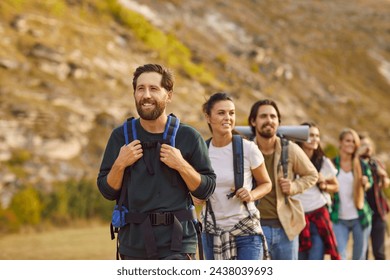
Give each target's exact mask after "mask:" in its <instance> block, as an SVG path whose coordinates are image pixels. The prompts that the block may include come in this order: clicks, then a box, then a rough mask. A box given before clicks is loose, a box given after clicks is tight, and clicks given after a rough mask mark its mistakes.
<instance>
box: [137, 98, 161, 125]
mask: <svg viewBox="0 0 390 280" xmlns="http://www.w3.org/2000/svg"><path fill="white" fill-rule="evenodd" d="M143 102H144V100H141V101H140V102H139V103H136V104H135V105H136V108H137V112H138V115H139V116H140V117H141V119H144V120H148V121H154V120H156V119H157V118H158V117H160V116H161V115H162V113H163V112H164V110H165V102H163V101H161V102H157V103H156V107H155V108H154V109H153V110H152V111H144V110H143V109H142V105H141V104H142V103H143Z"/></svg>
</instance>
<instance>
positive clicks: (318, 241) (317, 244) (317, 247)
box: [298, 223, 325, 260]
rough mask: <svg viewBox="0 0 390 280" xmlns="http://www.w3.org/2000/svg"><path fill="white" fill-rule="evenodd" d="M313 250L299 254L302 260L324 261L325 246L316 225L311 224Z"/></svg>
mask: <svg viewBox="0 0 390 280" xmlns="http://www.w3.org/2000/svg"><path fill="white" fill-rule="evenodd" d="M310 239H311V248H310V249H309V250H308V251H305V252H299V255H298V256H299V259H300V260H323V259H324V253H325V245H324V242H323V241H322V238H321V236H320V235H319V234H318V229H317V227H316V225H315V224H314V223H310Z"/></svg>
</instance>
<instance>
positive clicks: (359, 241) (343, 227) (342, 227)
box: [333, 219, 371, 260]
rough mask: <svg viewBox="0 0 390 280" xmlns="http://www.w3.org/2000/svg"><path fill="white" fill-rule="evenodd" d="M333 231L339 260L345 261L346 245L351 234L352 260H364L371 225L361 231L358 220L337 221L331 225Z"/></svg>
mask: <svg viewBox="0 0 390 280" xmlns="http://www.w3.org/2000/svg"><path fill="white" fill-rule="evenodd" d="M333 231H334V234H335V235H336V239H337V247H338V249H339V252H340V255H341V259H343V260H346V259H347V245H348V240H349V235H350V233H351V232H352V238H353V245H352V259H353V260H364V259H366V253H367V248H368V239H369V236H370V231H371V225H370V226H369V227H367V228H365V229H363V228H362V226H361V225H360V221H359V219H353V220H339V221H338V222H337V223H333Z"/></svg>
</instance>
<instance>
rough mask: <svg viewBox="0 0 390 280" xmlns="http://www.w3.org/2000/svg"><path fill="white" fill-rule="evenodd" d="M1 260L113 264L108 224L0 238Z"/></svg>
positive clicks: (112, 248) (112, 243)
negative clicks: (103, 261) (106, 262)
mask: <svg viewBox="0 0 390 280" xmlns="http://www.w3.org/2000/svg"><path fill="white" fill-rule="evenodd" d="M0 248H1V250H0V259H1V260H115V254H116V240H111V237H110V230H109V224H104V225H93V226H89V227H86V226H83V227H80V228H67V229H55V230H48V231H44V232H41V233H19V234H11V235H5V236H1V237H0Z"/></svg>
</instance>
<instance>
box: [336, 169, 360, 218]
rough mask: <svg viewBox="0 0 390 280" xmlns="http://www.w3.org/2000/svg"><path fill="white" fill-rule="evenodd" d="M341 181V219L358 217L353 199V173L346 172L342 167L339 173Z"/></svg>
mask: <svg viewBox="0 0 390 280" xmlns="http://www.w3.org/2000/svg"><path fill="white" fill-rule="evenodd" d="M337 180H338V181H339V197H340V208H339V219H342V220H352V219H357V218H358V217H359V214H358V212H357V209H356V207H355V202H354V199H353V173H352V171H350V172H345V171H344V170H343V169H341V168H340V172H339V175H337Z"/></svg>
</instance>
